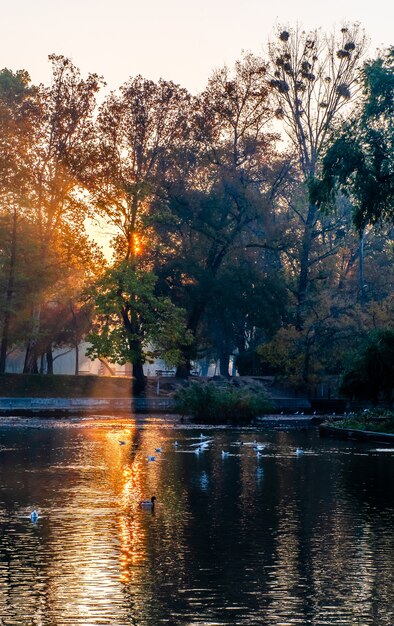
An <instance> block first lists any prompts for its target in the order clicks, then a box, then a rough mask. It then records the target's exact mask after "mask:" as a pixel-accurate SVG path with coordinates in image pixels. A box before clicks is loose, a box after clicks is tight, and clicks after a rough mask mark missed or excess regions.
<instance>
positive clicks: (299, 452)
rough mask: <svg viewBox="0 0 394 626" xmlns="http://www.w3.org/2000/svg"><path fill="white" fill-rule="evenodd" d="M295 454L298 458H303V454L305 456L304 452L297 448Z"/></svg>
mask: <svg viewBox="0 0 394 626" xmlns="http://www.w3.org/2000/svg"><path fill="white" fill-rule="evenodd" d="M295 453H296V455H297V456H301V454H304V451H303V450H302V449H301V448H296V451H295Z"/></svg>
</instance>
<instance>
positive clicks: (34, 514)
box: [30, 509, 38, 522]
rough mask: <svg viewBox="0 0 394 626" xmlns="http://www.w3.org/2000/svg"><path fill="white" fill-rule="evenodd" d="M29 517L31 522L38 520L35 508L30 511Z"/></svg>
mask: <svg viewBox="0 0 394 626" xmlns="http://www.w3.org/2000/svg"><path fill="white" fill-rule="evenodd" d="M30 519H31V521H32V522H36V521H37V520H38V513H37V511H36V510H35V509H34V511H32V512H31V513H30Z"/></svg>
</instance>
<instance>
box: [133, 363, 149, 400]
mask: <svg viewBox="0 0 394 626" xmlns="http://www.w3.org/2000/svg"><path fill="white" fill-rule="evenodd" d="M132 374H133V397H134V398H136V397H138V396H142V395H143V394H144V392H145V387H146V380H145V375H144V368H143V364H142V361H141V359H139V360H138V361H137V362H135V363H133V365H132Z"/></svg>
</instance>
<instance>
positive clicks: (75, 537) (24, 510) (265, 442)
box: [0, 419, 394, 626]
mask: <svg viewBox="0 0 394 626" xmlns="http://www.w3.org/2000/svg"><path fill="white" fill-rule="evenodd" d="M34 426H36V427H34ZM201 434H202V435H203V437H204V438H207V440H208V443H207V444H206V446H205V448H204V449H203V450H202V451H201V452H199V453H196V452H195V449H196V447H197V446H196V445H195V444H198V443H199V442H200V441H201V439H200V435H201ZM255 440H256V441H257V443H258V444H260V446H259V447H260V448H261V449H260V450H256V449H255V445H253V442H254V441H255ZM175 441H177V442H178V446H176V445H175V443H174V442H175ZM263 446H264V447H263ZM297 447H298V448H301V449H302V450H303V454H298V455H297V454H296V453H295V451H296V448H297ZM157 448H161V452H155V449H157ZM222 451H224V452H225V454H224V455H223V454H222ZM150 456H154V457H155V460H149V457H150ZM0 472H1V474H0V624H1V625H5V626H14V625H15V626H16V625H18V626H19V625H21V626H27V625H34V626H55V625H56V626H63V625H66V624H70V625H72V626H79V625H84V626H95V625H102V624H110V625H111V626H129V625H138V626H155V625H159V624H167V625H168V624H169V625H180V626H183V625H191V624H193V625H194V624H198V625H211V626H213V625H216V624H217V625H227V624H228V625H234V624H235V625H237V626H238V625H239V626H243V625H252V624H253V625H259V626H288V625H293V624H297V625H301V626H304V625H305V626H306V625H308V624H313V625H315V626H320V625H322V626H323V625H324V626H328V625H338V624H341V625H342V626H343V625H345V626H369V625H376V626H392V625H393V624H394V608H393V598H394V568H393V562H394V488H393V484H394V480H393V479H394V450H393V449H390V448H387V447H384V446H383V445H379V444H378V445H367V444H359V443H354V442H341V441H335V440H329V439H320V438H319V436H318V433H317V431H316V430H315V429H313V428H311V429H306V430H281V431H279V430H263V429H258V428H255V429H209V428H208V427H204V426H201V427H198V428H195V427H190V426H189V427H188V426H187V425H175V424H169V423H164V421H163V420H162V419H157V420H156V419H148V420H143V421H137V422H136V421H133V420H130V419H129V420H119V419H117V420H115V419H96V420H90V419H87V420H75V421H74V422H73V423H71V424H70V422H68V423H67V422H59V421H56V422H36V423H34V422H31V421H30V422H26V423H25V422H23V420H22V421H21V420H16V421H15V423H13V425H12V426H7V427H4V426H2V427H0ZM152 495H156V497H157V502H156V506H155V508H154V510H153V511H152V510H149V509H141V508H140V507H139V506H138V502H139V500H140V499H141V498H150V497H151V496H152ZM33 509H37V510H38V513H39V518H38V520H37V522H35V523H34V522H32V521H31V520H30V512H31V511H32V510H33Z"/></svg>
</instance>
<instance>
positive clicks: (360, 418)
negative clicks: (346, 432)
mask: <svg viewBox="0 0 394 626" xmlns="http://www.w3.org/2000/svg"><path fill="white" fill-rule="evenodd" d="M333 426H336V427H337V428H351V429H352V430H369V431H373V432H379V433H393V434H394V413H393V412H392V411H389V410H386V409H370V410H365V411H363V412H362V413H356V414H353V415H349V416H347V417H345V418H344V419H343V420H341V421H337V422H335V424H333Z"/></svg>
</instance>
